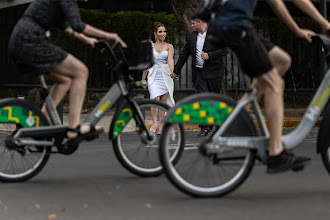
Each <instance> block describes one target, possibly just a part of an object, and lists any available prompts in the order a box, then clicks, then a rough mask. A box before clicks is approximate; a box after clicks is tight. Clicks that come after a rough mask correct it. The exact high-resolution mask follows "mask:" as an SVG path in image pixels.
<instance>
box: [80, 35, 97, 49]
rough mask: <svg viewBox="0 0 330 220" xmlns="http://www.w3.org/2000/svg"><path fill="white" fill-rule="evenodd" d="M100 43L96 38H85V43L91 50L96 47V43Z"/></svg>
mask: <svg viewBox="0 0 330 220" xmlns="http://www.w3.org/2000/svg"><path fill="white" fill-rule="evenodd" d="M97 42H98V39H96V38H94V37H87V36H85V38H84V39H83V43H84V44H87V45H88V46H90V47H91V48H94V47H95V43H97Z"/></svg>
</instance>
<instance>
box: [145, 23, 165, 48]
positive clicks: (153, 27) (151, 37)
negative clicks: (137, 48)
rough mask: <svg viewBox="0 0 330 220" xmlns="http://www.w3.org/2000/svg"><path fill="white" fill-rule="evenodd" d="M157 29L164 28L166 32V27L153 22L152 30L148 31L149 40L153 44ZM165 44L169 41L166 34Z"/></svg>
mask: <svg viewBox="0 0 330 220" xmlns="http://www.w3.org/2000/svg"><path fill="white" fill-rule="evenodd" d="M159 27H164V28H165V30H166V31H167V29H166V27H165V25H164V24H163V23H161V22H158V21H157V22H154V23H153V25H152V29H151V31H150V36H149V39H150V40H151V41H152V42H154V43H155V42H156V36H155V32H157V31H158V28H159ZM165 42H166V43H168V42H169V40H168V34H166V38H165Z"/></svg>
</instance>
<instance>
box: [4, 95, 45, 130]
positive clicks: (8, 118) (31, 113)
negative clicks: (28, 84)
mask: <svg viewBox="0 0 330 220" xmlns="http://www.w3.org/2000/svg"><path fill="white" fill-rule="evenodd" d="M35 112H40V113H39V116H38V115H36V114H35ZM42 116H43V113H41V111H40V110H39V109H38V108H37V107H35V106H34V105H32V104H31V103H29V102H27V101H25V100H20V99H16V98H5V99H1V100H0V122H2V123H10V124H20V125H21V126H22V127H24V128H31V127H41V126H45V125H44V124H43V121H47V120H46V118H45V117H43V118H40V117H42Z"/></svg>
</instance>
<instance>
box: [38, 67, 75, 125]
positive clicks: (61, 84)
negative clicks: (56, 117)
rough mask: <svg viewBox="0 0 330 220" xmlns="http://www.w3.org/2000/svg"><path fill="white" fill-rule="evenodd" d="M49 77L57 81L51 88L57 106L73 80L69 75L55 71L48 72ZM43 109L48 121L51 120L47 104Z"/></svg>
mask: <svg viewBox="0 0 330 220" xmlns="http://www.w3.org/2000/svg"><path fill="white" fill-rule="evenodd" d="M47 78H48V79H50V80H52V81H54V82H55V84H54V85H53V86H52V88H51V91H50V94H51V97H52V100H53V103H54V105H55V106H57V105H58V104H59V102H60V101H61V100H62V99H63V97H64V96H65V94H66V93H67V92H68V91H69V89H70V86H71V81H72V80H71V78H69V77H66V76H61V75H60V74H57V73H54V72H52V73H50V74H48V75H47ZM54 91H55V92H54ZM41 111H42V113H44V115H45V116H46V117H47V119H48V121H51V120H50V117H49V115H48V112H47V110H46V106H45V105H43V106H42V109H41Z"/></svg>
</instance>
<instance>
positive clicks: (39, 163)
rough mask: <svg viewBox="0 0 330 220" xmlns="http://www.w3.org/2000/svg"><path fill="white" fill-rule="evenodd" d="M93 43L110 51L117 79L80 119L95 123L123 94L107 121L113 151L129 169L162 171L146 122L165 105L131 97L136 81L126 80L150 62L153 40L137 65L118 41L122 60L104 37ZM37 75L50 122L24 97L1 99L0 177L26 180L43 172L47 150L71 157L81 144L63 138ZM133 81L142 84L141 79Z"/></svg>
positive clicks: (145, 174) (139, 172)
mask: <svg viewBox="0 0 330 220" xmlns="http://www.w3.org/2000/svg"><path fill="white" fill-rule="evenodd" d="M97 45H98V46H100V47H102V48H103V49H102V50H104V49H106V50H107V51H108V52H109V54H110V56H111V59H112V62H113V63H114V64H115V65H114V66H115V67H114V73H115V76H116V81H117V82H116V83H115V84H114V85H113V86H112V87H111V88H110V89H109V91H108V92H107V93H106V94H105V95H104V97H103V98H102V99H101V101H100V102H99V103H98V104H97V105H96V107H95V108H94V110H93V111H92V112H91V113H90V114H89V115H88V117H87V118H86V119H85V121H84V122H83V123H86V124H90V125H92V126H94V125H96V124H97V123H98V122H99V121H100V120H101V118H102V117H103V116H104V115H105V114H106V113H107V112H108V110H109V109H110V108H111V107H112V106H113V105H114V104H115V103H116V102H117V101H118V100H119V99H120V97H123V99H122V100H123V101H122V102H121V103H120V104H119V107H118V108H117V111H116V112H115V114H114V116H113V119H112V122H111V125H110V132H109V139H110V140H111V141H112V145H113V149H114V152H115V154H116V156H117V158H118V160H119V161H120V163H121V164H122V165H123V166H124V167H125V168H126V169H127V170H128V171H130V172H132V173H134V174H136V175H139V176H143V177H151V176H157V175H160V174H162V173H163V169H162V167H161V165H160V161H159V157H158V149H159V147H158V138H157V135H156V134H154V133H152V132H150V131H149V129H148V123H150V121H151V109H152V108H153V109H154V110H153V111H155V112H164V113H166V112H167V111H168V109H169V107H168V106H167V105H166V104H164V103H162V102H159V101H156V100H151V99H138V98H132V97H131V90H132V87H133V86H134V85H133V82H132V80H129V79H128V73H129V71H141V70H144V69H147V68H149V67H150V66H152V65H153V53H152V45H151V42H150V41H145V42H144V43H142V45H141V49H140V50H141V52H140V53H141V54H140V55H139V57H140V59H141V60H140V62H139V64H138V65H137V66H129V65H128V62H127V60H126V57H125V54H124V52H123V50H122V49H121V47H120V46H119V45H118V47H119V53H120V54H121V58H120V59H119V58H118V57H117V56H116V54H115V52H114V50H113V49H112V48H111V46H110V45H109V44H108V43H107V42H106V41H104V40H101V41H99V42H98V43H97ZM109 74H111V72H110V71H109ZM40 79H41V84H42V88H43V90H44V93H46V94H45V104H46V107H47V111H48V113H49V116H50V118H51V125H50V123H49V122H48V121H47V119H46V117H45V116H44V114H43V113H42V112H41V111H40V110H39V108H37V107H36V106H34V105H32V104H31V103H29V102H27V101H25V100H20V99H16V98H5V99H1V100H0V181H3V182H19V181H25V180H28V179H30V178H32V177H33V176H35V175H36V174H38V173H39V172H40V171H41V170H42V168H43V167H44V166H45V164H46V163H47V161H48V159H49V156H50V154H52V153H60V154H65V155H69V154H72V153H74V152H75V151H76V150H77V149H78V147H79V143H76V142H74V143H72V142H70V141H69V140H68V139H67V138H66V133H67V131H68V127H67V126H63V125H62V122H61V119H60V117H59V115H58V112H57V110H56V108H55V106H54V105H53V102H52V99H51V97H50V96H49V95H48V86H47V85H46V83H45V80H44V77H43V76H40ZM137 83H138V84H140V86H141V82H137ZM135 84H136V83H135ZM178 129H179V130H180V129H181V128H178ZM95 138H96V137H95ZM90 140H91V139H90ZM90 140H88V141H90ZM132 143H134V144H132ZM176 155H178V154H176ZM174 157H175V155H174ZM174 157H173V159H174Z"/></svg>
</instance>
